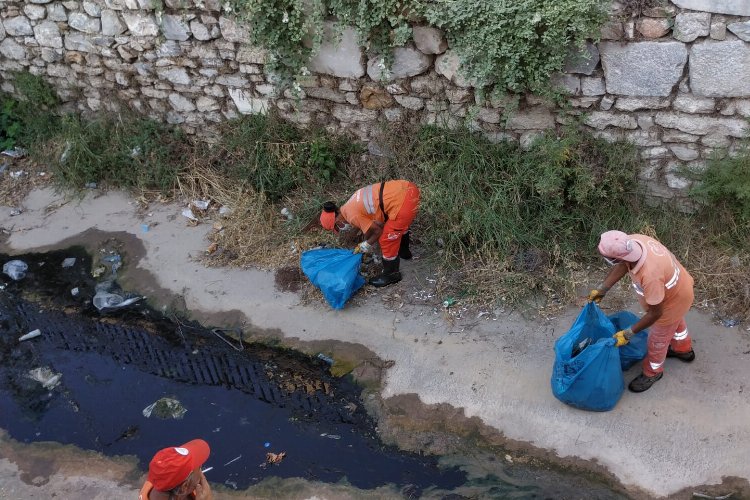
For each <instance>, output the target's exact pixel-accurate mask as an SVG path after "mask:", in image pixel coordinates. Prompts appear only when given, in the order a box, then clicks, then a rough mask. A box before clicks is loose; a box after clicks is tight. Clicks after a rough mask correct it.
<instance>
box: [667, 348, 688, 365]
mask: <svg viewBox="0 0 750 500" xmlns="http://www.w3.org/2000/svg"><path fill="white" fill-rule="evenodd" d="M667 357H668V358H677V359H679V360H680V361H684V362H685V363H690V362H692V361H693V360H694V359H695V351H693V350H692V349H690V350H689V351H688V352H674V351H673V350H672V346H669V348H668V349H667Z"/></svg>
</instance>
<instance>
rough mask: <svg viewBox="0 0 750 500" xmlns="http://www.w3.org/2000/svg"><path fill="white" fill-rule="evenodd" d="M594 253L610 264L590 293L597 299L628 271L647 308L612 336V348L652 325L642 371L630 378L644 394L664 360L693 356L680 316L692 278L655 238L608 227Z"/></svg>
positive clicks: (658, 375)
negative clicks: (634, 321)
mask: <svg viewBox="0 0 750 500" xmlns="http://www.w3.org/2000/svg"><path fill="white" fill-rule="evenodd" d="M599 253H600V254H601V255H602V256H603V257H604V259H605V260H606V261H607V262H608V263H609V264H610V265H612V266H613V267H612V269H611V270H610V272H609V274H607V277H606V278H605V279H604V282H603V283H602V284H601V285H600V286H598V287H597V288H596V289H594V290H591V292H590V293H589V300H591V301H595V302H600V301H601V300H602V299H603V298H604V296H605V295H606V293H607V291H608V290H609V289H610V288H612V286H613V285H614V284H615V283H617V282H618V281H620V279H621V278H622V277H623V276H625V275H626V274H628V273H629V274H630V278H631V279H632V281H633V288H634V289H635V292H636V293H637V294H638V300H639V302H640V303H641V306H642V307H643V308H644V310H645V311H646V314H644V315H643V316H642V317H641V318H640V319H639V320H638V321H637V322H636V323H635V324H634V325H633V326H631V327H630V328H626V329H625V330H620V331H619V332H617V333H616V334H615V335H614V338H615V340H617V344H616V345H617V347H620V346H623V345H625V344H627V343H628V341H629V340H630V338H631V337H632V336H633V335H634V334H636V333H638V332H640V331H641V330H644V329H646V328H649V327H651V330H650V332H649V334H648V354H647V355H646V358H645V359H644V360H643V373H641V374H640V375H639V376H638V377H636V378H635V379H633V381H632V382H630V385H629V386H628V388H629V389H630V390H631V391H633V392H643V391H646V390H648V389H649V388H651V386H652V385H654V383H655V382H656V381H658V380H659V379H661V377H662V375H663V372H664V367H663V365H664V360H665V358H672V357H674V358H677V359H679V360H681V361H684V362H687V363H689V362H691V361H693V360H694V359H695V352H694V351H693V348H692V343H691V339H690V335H689V333H688V329H687V324H686V323H685V315H686V314H687V312H688V310H689V309H690V306H691V305H692V304H693V278H692V276H690V274H689V273H688V272H687V271H686V270H685V268H684V267H682V264H680V263H679V261H678V260H677V259H676V258H675V256H674V255H672V253H671V252H670V251H669V250H667V249H666V248H665V247H664V245H662V244H661V243H659V242H658V241H657V240H656V239H654V238H651V237H649V236H645V235H642V234H625V233H623V232H622V231H607V232H606V233H603V234H602V235H601V239H600V242H599Z"/></svg>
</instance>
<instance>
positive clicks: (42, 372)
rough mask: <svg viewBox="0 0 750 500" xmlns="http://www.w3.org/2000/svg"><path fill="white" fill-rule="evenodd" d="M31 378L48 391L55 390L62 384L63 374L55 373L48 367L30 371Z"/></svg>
mask: <svg viewBox="0 0 750 500" xmlns="http://www.w3.org/2000/svg"><path fill="white" fill-rule="evenodd" d="M29 378H30V379H31V380H36V381H37V382H39V383H40V384H42V387H44V388H45V389H47V390H51V389H54V388H55V387H57V385H58V384H59V383H60V379H61V378H62V373H55V372H53V371H52V370H51V369H49V368H48V367H46V366H42V367H39V368H34V369H32V370H29Z"/></svg>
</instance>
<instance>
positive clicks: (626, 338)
mask: <svg viewBox="0 0 750 500" xmlns="http://www.w3.org/2000/svg"><path fill="white" fill-rule="evenodd" d="M632 336H633V329H632V328H626V329H624V330H620V331H619V332H617V333H615V334H614V335H612V338H613V339H615V340H616V341H617V343H616V344H615V347H622V346H624V345H625V344H627V343H628V342H630V337H632Z"/></svg>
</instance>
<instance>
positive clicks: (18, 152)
mask: <svg viewBox="0 0 750 500" xmlns="http://www.w3.org/2000/svg"><path fill="white" fill-rule="evenodd" d="M0 154H3V155H5V156H9V157H11V158H23V157H24V156H26V155H27V154H29V152H28V151H26V150H25V149H23V148H21V147H18V146H16V147H15V148H13V149H6V150H5V151H3V152H2V153H0Z"/></svg>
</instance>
